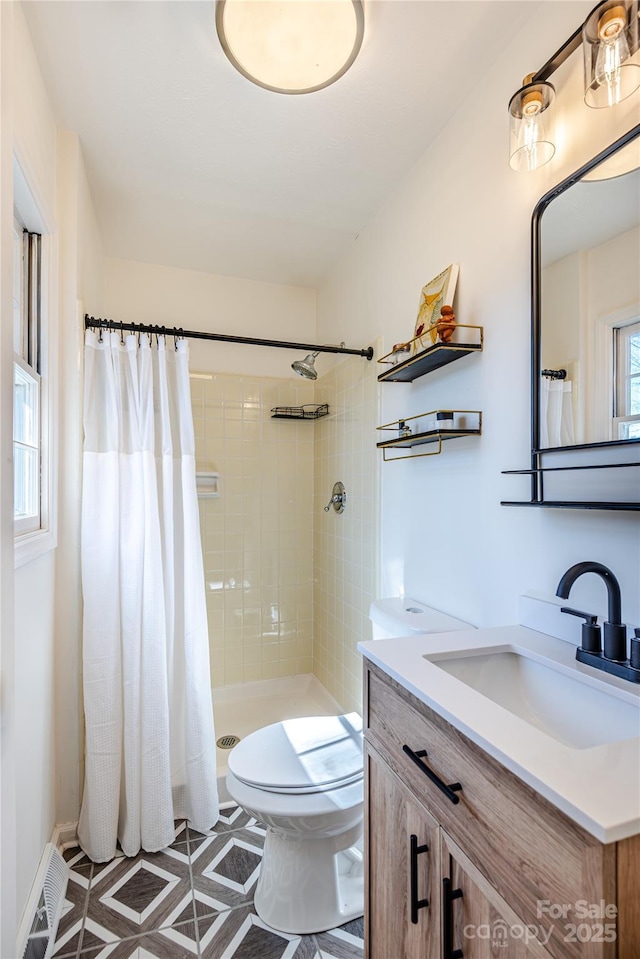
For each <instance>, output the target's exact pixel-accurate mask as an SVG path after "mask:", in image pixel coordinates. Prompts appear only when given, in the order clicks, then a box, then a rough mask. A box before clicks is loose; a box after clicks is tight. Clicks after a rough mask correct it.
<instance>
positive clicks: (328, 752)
mask: <svg viewBox="0 0 640 959" xmlns="http://www.w3.org/2000/svg"><path fill="white" fill-rule="evenodd" d="M229 771H230V772H231V773H232V774H233V776H234V777H235V779H236V780H238V781H239V782H241V783H244V784H245V785H246V786H249V787H253V788H254V789H260V790H263V791H264V792H273V793H281V794H282V793H284V794H288V795H292V796H293V795H304V794H310V793H322V792H326V791H330V790H335V789H338V788H340V787H342V786H348V785H349V784H351V783H357V782H359V781H360V780H362V776H363V760H362V720H361V718H360V716H359V715H358V714H357V713H348V714H347V715H343V716H307V717H304V718H302V719H288V720H285V721H284V722H280V723H273V724H272V725H270V726H265V727H263V728H262V729H258V730H257V731H256V732H254V733H251V734H250V735H249V736H247V737H246V738H245V739H243V740H241V741H240V742H239V743H238V745H237V746H235V747H234V749H233V750H232V751H231V753H230V754H229Z"/></svg>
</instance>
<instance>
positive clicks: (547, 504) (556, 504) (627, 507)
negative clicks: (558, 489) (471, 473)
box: [500, 500, 640, 512]
mask: <svg viewBox="0 0 640 959" xmlns="http://www.w3.org/2000/svg"><path fill="white" fill-rule="evenodd" d="M500 505H501V506H535V507H537V508H538V509H602V510H620V511H631V512H635V511H638V510H640V503H599V502H593V503H586V502H585V503H583V502H580V501H565V500H544V502H539V503H536V502H532V501H531V500H524V501H520V502H518V501H516V500H502V501H501V502H500Z"/></svg>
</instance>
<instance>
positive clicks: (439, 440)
mask: <svg viewBox="0 0 640 959" xmlns="http://www.w3.org/2000/svg"><path fill="white" fill-rule="evenodd" d="M439 412H441V411H440V410H432V411H431V412H430V413H419V414H418V415H417V416H408V417H407V418H406V419H404V420H394V422H393V423H385V424H384V425H383V426H378V427H377V428H378V429H379V430H388V431H390V432H393V433H395V434H396V435H395V436H394V437H393V438H392V439H388V440H381V441H380V442H379V443H376V446H377V448H378V449H381V450H382V455H383V460H384V462H385V463H393V462H394V461H395V460H402V459H420V457H422V456H437V455H438V454H439V453H441V452H442V444H443V443H444V442H445V441H446V440H452V439H457V438H458V437H461V436H481V435H482V413H481V412H480V410H456V411H455V413H454V416H458V417H459V416H476V417H477V421H476V422H477V424H478V425H477V426H474V427H471V426H467V425H464V426H462V425H460V426H458V427H457V428H455V429H454V428H444V429H443V428H440V429H427V430H421V431H420V432H418V433H410V434H407V435H398V433H399V432H400V430H401V429H403V428H404V427H405V426H406V423H409V422H411V420H418V419H423V420H428V419H429V418H430V417H434V418H435V416H436V415H437V413H439ZM434 443H436V444H437V446H438V448H437V449H436V450H432V451H431V452H428V453H408V454H406V455H403V456H391V457H388V456H387V450H394V449H413V447H414V446H425V445H427V444H434Z"/></svg>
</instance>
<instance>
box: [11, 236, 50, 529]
mask: <svg viewBox="0 0 640 959" xmlns="http://www.w3.org/2000/svg"><path fill="white" fill-rule="evenodd" d="M41 277H42V268H41V238H40V235H39V234H37V233H29V232H28V231H27V230H25V229H24V227H23V226H22V224H21V223H20V221H19V220H17V219H16V220H15V221H14V226H13V350H14V364H13V462H14V498H13V516H14V532H15V535H16V536H17V537H18V536H24V535H25V534H27V533H33V532H35V531H36V530H40V529H41V528H42V526H43V522H42V518H43V516H42V512H43V511H42V482H41V476H42V422H41V406H42V403H41V377H40V374H41V369H40V342H41V321H40V317H41Z"/></svg>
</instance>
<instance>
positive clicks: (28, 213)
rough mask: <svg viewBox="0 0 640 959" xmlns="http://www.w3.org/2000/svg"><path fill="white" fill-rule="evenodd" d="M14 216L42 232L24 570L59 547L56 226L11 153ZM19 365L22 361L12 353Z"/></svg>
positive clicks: (20, 549)
mask: <svg viewBox="0 0 640 959" xmlns="http://www.w3.org/2000/svg"><path fill="white" fill-rule="evenodd" d="M13 187H14V204H15V216H16V219H17V221H18V223H19V224H20V225H21V226H22V227H23V228H24V229H26V230H28V231H29V232H31V233H38V234H40V238H41V239H40V330H39V334H40V335H39V342H38V352H39V361H40V362H39V366H40V371H39V374H38V375H39V381H40V397H39V407H40V410H39V412H40V417H39V418H40V522H39V524H38V526H37V528H31V529H19V528H17V527H16V521H15V520H14V567H15V568H17V567H19V566H23V565H24V564H26V563H29V562H31V561H32V560H34V559H36V558H37V557H38V556H41V555H42V554H44V553H46V552H49V551H50V550H52V549H55V548H56V546H57V425H56V416H55V413H56V408H57V395H56V386H57V376H56V375H55V374H56V364H57V351H56V333H57V281H56V277H57V265H58V243H57V234H56V229H55V223H53V222H51V221H50V219H48V218H46V217H45V215H44V214H43V213H42V212H41V211H42V209H43V208H44V207H43V205H42V204H40V203H38V200H37V197H36V195H35V194H34V192H33V191H32V190H31V188H30V186H29V183H28V181H27V177H26V176H25V174H24V172H23V167H22V165H21V163H20V162H19V161H18V158H17V157H16V156H15V155H14V163H13ZM14 359H15V360H16V361H17V360H19V359H20V358H19V357H17V356H16V354H14Z"/></svg>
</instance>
